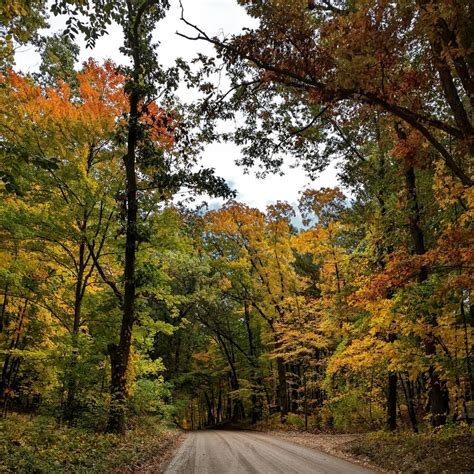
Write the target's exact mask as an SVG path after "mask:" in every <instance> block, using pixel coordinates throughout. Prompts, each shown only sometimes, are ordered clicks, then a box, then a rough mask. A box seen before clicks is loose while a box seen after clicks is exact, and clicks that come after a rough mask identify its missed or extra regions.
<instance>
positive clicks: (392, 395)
mask: <svg viewBox="0 0 474 474" xmlns="http://www.w3.org/2000/svg"><path fill="white" fill-rule="evenodd" d="M375 126H376V135H377V144H378V150H379V153H378V154H379V169H378V178H379V181H380V188H379V190H378V192H377V201H378V204H379V208H380V217H381V219H382V229H383V231H384V232H383V234H384V235H385V234H386V233H389V232H391V231H392V225H390V226H386V224H385V219H386V214H387V206H386V203H385V188H384V185H385V180H386V170H385V166H386V162H385V150H383V148H382V145H381V137H380V128H379V122H378V119H377V121H376V124H375ZM377 250H378V252H377V253H378V255H377V260H378V264H379V266H380V268H381V270H382V271H384V270H385V259H386V255H387V254H390V252H391V251H392V248H391V247H390V246H387V245H386V244H385V243H384V242H381V243H379V245H377ZM391 296H392V295H391V294H390V295H388V297H389V298H391ZM396 339H397V336H396V334H393V333H390V334H389V335H388V342H389V343H390V344H393V342H395V340H396ZM397 380H398V377H397V374H396V372H389V374H388V376H387V429H388V430H389V431H395V430H396V429H397Z"/></svg>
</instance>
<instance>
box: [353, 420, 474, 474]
mask: <svg viewBox="0 0 474 474" xmlns="http://www.w3.org/2000/svg"><path fill="white" fill-rule="evenodd" d="M345 451H346V452H348V453H350V454H351V455H355V456H358V457H362V458H365V459H367V460H368V461H370V462H372V463H374V464H376V465H378V466H380V467H382V468H383V469H387V470H395V471H396V472H407V473H415V472H455V473H461V472H472V469H473V466H474V437H473V431H472V428H469V427H467V426H458V427H451V426H445V427H443V428H442V429H438V430H427V431H426V432H422V433H418V434H415V433H411V432H399V433H387V432H383V431H379V432H374V433H367V434H365V435H363V436H361V437H358V438H357V439H356V440H354V441H352V442H350V443H348V444H347V446H346V447H345Z"/></svg>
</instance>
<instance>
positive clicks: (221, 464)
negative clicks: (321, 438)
mask: <svg viewBox="0 0 474 474" xmlns="http://www.w3.org/2000/svg"><path fill="white" fill-rule="evenodd" d="M370 472H374V471H371V470H369V469H366V468H364V467H362V466H359V465H357V464H352V463H350V462H348V461H344V460H342V459H339V458H336V457H334V456H330V455H328V454H325V453H323V452H321V451H317V450H315V449H309V448H306V447H303V446H299V445H297V444H293V443H290V442H288V441H285V440H282V439H280V438H276V437H273V436H271V435H267V434H264V433H255V432H249V431H218V430H208V431H194V432H189V433H188V434H187V436H186V439H185V441H184V442H183V444H182V445H181V446H180V448H179V449H178V451H177V453H176V454H175V456H174V458H173V459H172V461H171V462H170V464H169V465H168V467H167V469H166V471H165V474H177V473H180V474H184V473H185V474H191V473H196V474H228V473H229V474H245V473H255V474H257V473H258V474H270V473H271V474H274V473H275V474H276V473H281V474H290V473H298V474H300V473H328V474H336V473H338V474H348V473H357V474H359V473H360V474H362V473H370Z"/></svg>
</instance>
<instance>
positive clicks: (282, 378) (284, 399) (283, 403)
mask: <svg viewBox="0 0 474 474" xmlns="http://www.w3.org/2000/svg"><path fill="white" fill-rule="evenodd" d="M276 361H277V372H278V400H279V403H280V416H281V421H282V423H286V419H287V417H288V412H289V406H288V382H287V380H286V366H285V360H284V359H283V358H282V357H277V359H276Z"/></svg>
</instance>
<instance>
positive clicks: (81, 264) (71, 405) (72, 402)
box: [64, 223, 86, 423]
mask: <svg viewBox="0 0 474 474" xmlns="http://www.w3.org/2000/svg"><path fill="white" fill-rule="evenodd" d="M84 227H85V223H84ZM84 230H85V228H81V232H83V231H84ZM85 251H86V242H85V239H84V236H82V241H81V243H80V245H79V260H78V271H77V278H76V288H75V295H74V321H73V326H72V334H71V345H72V354H71V361H70V367H69V370H68V373H67V398H66V405H65V407H64V419H65V420H66V421H67V422H68V423H72V422H73V421H74V419H75V416H76V415H77V404H76V401H77V400H76V392H77V385H78V381H77V375H76V368H77V362H78V358H79V330H80V327H81V309H82V299H83V285H84V272H85Z"/></svg>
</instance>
